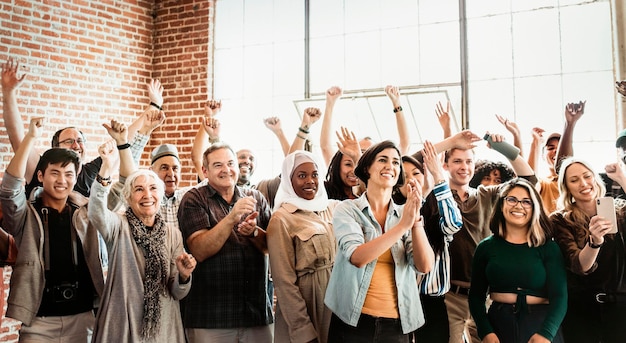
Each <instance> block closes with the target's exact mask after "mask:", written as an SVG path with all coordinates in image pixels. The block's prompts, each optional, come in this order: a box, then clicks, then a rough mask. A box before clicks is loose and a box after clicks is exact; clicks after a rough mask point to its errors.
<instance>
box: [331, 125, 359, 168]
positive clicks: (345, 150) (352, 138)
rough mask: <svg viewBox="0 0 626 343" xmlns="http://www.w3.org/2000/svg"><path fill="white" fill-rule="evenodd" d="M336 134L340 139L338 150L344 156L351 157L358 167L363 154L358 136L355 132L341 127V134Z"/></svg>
mask: <svg viewBox="0 0 626 343" xmlns="http://www.w3.org/2000/svg"><path fill="white" fill-rule="evenodd" d="M335 133H336V134H337V139H338V141H337V148H339V151H341V153H342V154H344V155H346V156H348V157H350V158H351V159H352V161H353V162H354V164H355V165H356V164H357V162H359V159H360V158H361V155H362V154H363V152H362V151H361V145H360V144H359V140H358V139H357V138H356V135H355V134H354V132H352V131H350V130H348V129H347V128H345V127H343V126H342V127H341V133H339V132H335Z"/></svg>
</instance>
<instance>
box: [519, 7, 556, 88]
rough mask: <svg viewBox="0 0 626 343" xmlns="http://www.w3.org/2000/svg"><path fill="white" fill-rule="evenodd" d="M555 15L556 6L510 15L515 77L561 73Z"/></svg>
mask: <svg viewBox="0 0 626 343" xmlns="http://www.w3.org/2000/svg"><path fill="white" fill-rule="evenodd" d="M559 46H560V44H559V18H558V12H557V10H556V9H546V10H538V11H530V12H523V13H515V14H513V62H514V70H515V76H529V75H542V74H558V73H560V72H561V54H560V49H559Z"/></svg>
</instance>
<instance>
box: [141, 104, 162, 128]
mask: <svg viewBox="0 0 626 343" xmlns="http://www.w3.org/2000/svg"><path fill="white" fill-rule="evenodd" d="M144 115H145V118H144V121H143V128H142V130H141V131H146V132H152V131H154V130H155V129H156V128H157V127H159V126H161V125H163V123H164V122H165V112H163V111H159V110H158V109H156V108H150V109H149V110H148V111H146V112H144Z"/></svg>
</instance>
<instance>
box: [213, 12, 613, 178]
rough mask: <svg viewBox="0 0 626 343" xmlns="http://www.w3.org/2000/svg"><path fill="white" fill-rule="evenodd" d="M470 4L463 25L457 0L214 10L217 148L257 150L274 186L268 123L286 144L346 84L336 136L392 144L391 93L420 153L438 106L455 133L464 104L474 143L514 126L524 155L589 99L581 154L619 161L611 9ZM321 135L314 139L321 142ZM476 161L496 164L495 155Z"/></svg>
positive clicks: (275, 151)
mask: <svg viewBox="0 0 626 343" xmlns="http://www.w3.org/2000/svg"><path fill="white" fill-rule="evenodd" d="M463 5H464V8H465V12H466V20H465V21H464V20H460V19H459V18H460V17H461V14H460V11H459V1H458V0H440V1H430V0H399V1H384V0H343V1H342V0H314V1H310V2H309V3H308V11H307V3H306V2H305V1H304V0H273V1H272V0H247V1H246V0H221V1H218V2H217V7H216V29H215V72H214V85H215V97H216V98H219V99H223V104H224V109H223V113H222V114H221V115H220V118H219V119H220V120H221V121H222V131H223V133H222V136H223V137H224V138H225V140H227V141H229V142H230V143H231V144H232V145H233V146H234V147H235V148H236V149H237V148H243V147H248V148H250V147H251V148H253V149H254V150H255V152H256V153H257V155H258V156H259V162H258V169H257V172H256V175H255V180H254V181H257V180H259V179H261V178H266V177H271V176H274V175H275V174H277V173H278V172H279V170H280V164H281V162H282V157H283V155H282V151H281V150H280V146H279V144H278V141H277V140H276V139H275V137H274V136H273V135H272V133H271V132H270V131H269V130H267V129H265V128H264V127H263V124H262V119H263V118H265V117H269V116H278V117H280V119H281V122H282V126H283V129H284V131H285V133H286V135H287V138H288V139H289V140H290V141H291V140H292V138H293V137H294V135H295V133H296V130H297V127H298V125H299V123H300V114H301V113H302V111H303V109H304V108H306V107H309V106H315V107H320V108H322V109H323V108H324V93H325V91H326V89H328V88H329V87H330V86H333V85H338V86H340V87H342V88H343V89H344V97H343V98H342V99H341V100H339V102H338V103H337V106H336V109H335V115H334V119H335V120H334V124H335V127H336V128H338V127H339V126H342V125H343V126H347V127H348V128H350V129H352V130H353V131H355V132H356V133H357V135H358V136H371V137H373V138H374V139H375V140H381V139H397V132H396V128H395V122H394V120H393V119H392V118H393V113H392V111H391V103H390V102H389V100H388V99H387V98H386V96H385V94H384V92H383V89H384V87H385V85H387V84H393V85H397V86H399V87H400V89H401V93H402V95H403V107H404V109H405V112H406V115H407V121H408V123H409V127H410V128H409V130H410V132H411V139H412V142H413V147H412V148H413V149H417V148H419V147H420V145H421V143H422V142H423V141H424V140H425V139H429V140H439V139H441V138H442V132H441V128H440V127H439V124H438V122H437V118H436V116H435V112H434V109H435V104H436V103H437V102H438V101H441V102H443V103H445V102H446V101H450V102H451V105H452V111H451V112H452V114H453V117H454V123H453V130H458V129H460V128H461V126H462V123H463V119H462V108H463V104H464V102H465V103H466V105H467V107H466V111H465V113H463V115H465V116H467V117H466V118H467V123H468V126H469V128H470V129H472V130H475V131H476V132H477V133H483V132H485V131H487V130H488V131H493V132H500V133H503V134H508V132H506V131H505V130H504V127H502V126H501V125H500V124H499V123H498V122H497V121H496V119H495V116H494V114H500V115H503V116H506V117H507V118H509V119H511V120H514V121H516V122H517V123H518V125H519V126H520V128H521V131H522V135H523V136H522V139H523V140H524V143H525V145H526V150H527V146H528V145H529V144H530V139H531V135H530V130H531V128H532V127H536V126H537V127H542V128H544V129H545V130H546V131H548V132H552V131H557V132H560V131H561V130H562V127H563V113H564V106H565V104H566V103H568V102H577V101H579V100H587V110H586V114H585V115H584V117H583V119H581V123H579V126H581V127H580V128H579V129H578V130H576V132H575V150H576V153H577V155H578V154H580V156H582V157H584V158H586V159H588V160H590V161H592V163H594V165H596V166H601V165H603V164H604V163H606V162H608V161H610V160H611V159H612V158H613V157H614V154H613V153H612V152H613V151H614V150H613V148H612V147H611V142H612V141H613V139H614V132H615V92H614V91H613V80H614V76H613V74H614V73H613V67H612V65H613V60H612V37H611V12H610V11H611V7H610V2H609V1H595V2H587V1H574V0H568V1H565V0H561V1H557V0H549V1H548V0H534V1H513V0H510V1H500V0H498V1H496V0H492V1H467V2H465V3H464V4H463ZM461 8H463V6H461ZM307 17H308V21H307V20H306V19H307ZM307 22H308V23H309V25H308V28H307V27H305V23H307ZM464 23H465V24H464ZM462 37H467V40H463V39H462ZM462 66H467V69H464V68H462ZM462 70H466V74H462ZM463 87H466V88H463ZM463 94H467V97H465V98H464V97H463ZM598 122H602V123H605V125H595V124H596V123H598ZM320 126H321V123H318V124H317V127H315V128H314V129H313V131H312V138H313V139H314V140H317V138H318V137H319V129H320ZM582 126H584V128H582ZM314 143H316V142H314ZM592 149H593V150H594V151H596V153H592ZM597 151H603V152H605V154H598V153H597ZM478 153H479V155H483V157H487V158H496V159H501V157H500V156H499V155H498V154H493V153H490V152H489V151H487V150H486V149H479V150H478Z"/></svg>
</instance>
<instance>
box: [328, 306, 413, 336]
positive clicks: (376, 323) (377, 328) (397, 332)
mask: <svg viewBox="0 0 626 343" xmlns="http://www.w3.org/2000/svg"><path fill="white" fill-rule="evenodd" d="M363 342H368V343H369V342H371V343H409V335H408V334H406V335H405V334H403V333H402V326H401V325H400V319H393V318H381V317H372V316H368V315H366V314H361V317H360V318H359V322H358V323H357V326H356V327H354V326H350V325H348V324H346V323H344V322H343V321H342V320H341V319H339V317H337V316H336V315H335V314H334V313H333V316H332V318H331V319H330V329H329V330H328V343H363Z"/></svg>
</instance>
